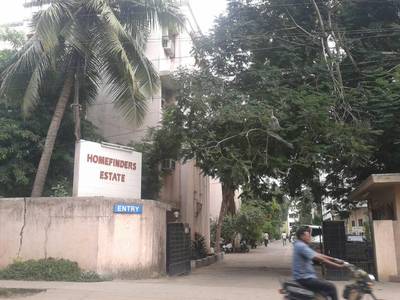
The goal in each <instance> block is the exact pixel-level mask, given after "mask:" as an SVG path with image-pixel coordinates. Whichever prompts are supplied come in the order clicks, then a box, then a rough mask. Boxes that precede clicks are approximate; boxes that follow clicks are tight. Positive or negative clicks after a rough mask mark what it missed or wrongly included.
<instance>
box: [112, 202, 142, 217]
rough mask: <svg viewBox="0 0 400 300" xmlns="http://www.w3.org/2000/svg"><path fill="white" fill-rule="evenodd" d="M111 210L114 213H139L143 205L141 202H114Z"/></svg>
mask: <svg viewBox="0 0 400 300" xmlns="http://www.w3.org/2000/svg"><path fill="white" fill-rule="evenodd" d="M113 212H114V213H116V214H131V215H141V214H142V213H143V205H141V204H114V209H113Z"/></svg>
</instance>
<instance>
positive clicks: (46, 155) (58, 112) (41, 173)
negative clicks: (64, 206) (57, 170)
mask: <svg viewBox="0 0 400 300" xmlns="http://www.w3.org/2000/svg"><path fill="white" fill-rule="evenodd" d="M73 85H74V73H73V72H72V71H70V72H68V73H67V77H66V79H65V81H64V86H63V88H62V91H61V94H60V97H59V98H58V102H57V105H56V109H55V111H54V114H53V118H52V120H51V123H50V126H49V130H48V131H47V136H46V142H45V144H44V148H43V152H42V156H41V158H40V162H39V166H38V169H37V171H36V176H35V181H34V183H33V188H32V193H31V197H41V196H42V193H43V189H44V184H45V182H46V177H47V172H48V170H49V165H50V159H51V155H52V153H53V149H54V144H55V141H56V137H57V133H58V129H59V128H60V124H61V120H62V118H63V116H64V112H65V107H66V106H67V103H68V100H69V98H70V96H71V92H72V87H73Z"/></svg>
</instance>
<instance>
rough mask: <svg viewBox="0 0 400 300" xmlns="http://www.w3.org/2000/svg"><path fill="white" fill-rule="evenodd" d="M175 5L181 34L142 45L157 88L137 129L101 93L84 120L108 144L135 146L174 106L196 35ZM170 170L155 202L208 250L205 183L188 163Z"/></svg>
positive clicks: (185, 8)
mask: <svg viewBox="0 0 400 300" xmlns="http://www.w3.org/2000/svg"><path fill="white" fill-rule="evenodd" d="M180 4H181V11H182V12H183V14H184V15H185V16H186V19H187V22H186V26H185V28H184V29H183V30H182V31H181V32H171V31H168V30H162V29H158V30H154V31H153V32H152V33H151V35H150V37H149V39H148V43H147V47H146V55H147V57H148V58H149V59H150V61H151V62H152V64H153V66H154V68H155V69H156V71H157V72H158V74H159V76H160V81H161V88H160V89H159V90H158V91H157V92H156V93H155V94H154V95H153V96H152V97H151V98H149V99H148V111H147V114H146V116H145V118H144V122H143V124H142V125H141V126H135V125H134V124H132V123H130V122H129V121H127V120H124V119H123V118H122V117H121V114H120V113H119V112H118V111H117V110H116V109H115V108H114V107H113V104H112V97H110V95H109V92H108V90H107V87H103V88H102V90H101V91H100V93H99V95H98V99H97V101H96V103H95V104H94V105H92V106H91V107H90V108H89V109H88V112H87V119H88V120H90V121H91V122H92V123H93V124H94V125H95V126H96V127H97V128H98V132H99V133H100V134H101V135H102V136H103V137H104V138H105V139H106V140H107V141H108V142H111V143H117V144H122V145H127V144H129V143H132V142H133V143H134V142H140V141H141V140H142V139H143V138H145V137H146V135H147V133H148V130H149V129H150V128H156V127H158V126H160V123H161V121H162V113H163V108H164V107H165V106H167V105H171V104H174V102H175V99H174V85H173V83H172V80H171V79H172V74H173V73H174V72H175V71H177V70H178V69H179V68H193V67H194V63H195V60H194V58H193V56H192V55H191V50H192V46H193V43H192V36H193V35H197V34H199V33H200V31H199V29H198V26H197V22H196V20H195V17H194V15H193V13H192V10H191V7H190V3H189V1H180ZM170 169H171V172H170V174H169V175H167V176H166V177H165V178H164V180H163V183H164V185H163V187H162V190H161V192H160V195H159V198H160V201H162V202H165V203H168V204H170V205H171V207H172V209H173V210H174V211H178V212H179V218H178V221H180V222H183V223H187V224H188V225H189V226H190V228H191V234H192V238H194V235H195V233H199V234H201V235H202V236H204V237H205V239H206V243H207V245H208V247H209V245H210V213H209V212H210V178H209V177H206V176H203V175H202V174H201V172H200V169H199V168H197V167H196V165H195V162H194V161H189V162H187V163H185V164H183V163H179V162H171V166H170ZM220 189H221V187H220ZM175 221H176V220H175Z"/></svg>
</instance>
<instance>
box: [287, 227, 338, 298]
mask: <svg viewBox="0 0 400 300" xmlns="http://www.w3.org/2000/svg"><path fill="white" fill-rule="evenodd" d="M296 237H297V241H296V242H295V243H294V247H293V265H292V273H293V278H294V280H296V281H297V282H298V283H300V284H301V285H302V286H304V287H305V288H307V289H309V290H311V291H313V292H316V293H319V294H322V295H323V296H325V297H330V299H331V300H337V299H339V298H338V294H337V290H336V287H335V286H334V285H333V284H332V283H330V282H329V281H326V280H321V279H318V277H317V274H316V272H315V269H314V266H313V260H316V261H319V262H321V263H324V264H326V265H328V266H331V267H336V268H343V267H344V265H343V264H339V263H337V261H338V260H337V259H335V258H333V257H330V256H327V255H324V254H321V253H318V252H315V251H314V250H312V249H311V248H310V247H309V244H310V242H311V234H310V228H309V227H307V226H302V227H300V228H299V229H298V230H297V231H296Z"/></svg>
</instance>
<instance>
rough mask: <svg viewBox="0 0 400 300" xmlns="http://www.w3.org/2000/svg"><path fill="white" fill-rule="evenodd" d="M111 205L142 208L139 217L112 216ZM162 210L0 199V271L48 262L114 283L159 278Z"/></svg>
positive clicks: (98, 201) (106, 201)
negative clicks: (68, 264) (18, 263)
mask: <svg viewBox="0 0 400 300" xmlns="http://www.w3.org/2000/svg"><path fill="white" fill-rule="evenodd" d="M116 203H124V204H142V205H143V213H142V214H141V215H130V214H129V215H124V214H114V213H113V205H114V204H116ZM168 208H169V207H168V205H166V204H163V203H160V202H156V201H151V200H129V199H111V198H104V197H81V198H15V199H1V200H0V267H5V266H7V265H8V264H10V263H12V262H13V260H14V259H16V258H19V259H22V260H26V259H40V258H47V257H54V258H66V259H70V260H72V261H76V262H78V264H79V265H80V267H82V268H83V269H86V270H91V271H96V272H98V273H100V274H110V275H114V276H115V277H132V278H136V277H149V276H156V275H158V274H162V273H165V268H166V211H167V209H168Z"/></svg>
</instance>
